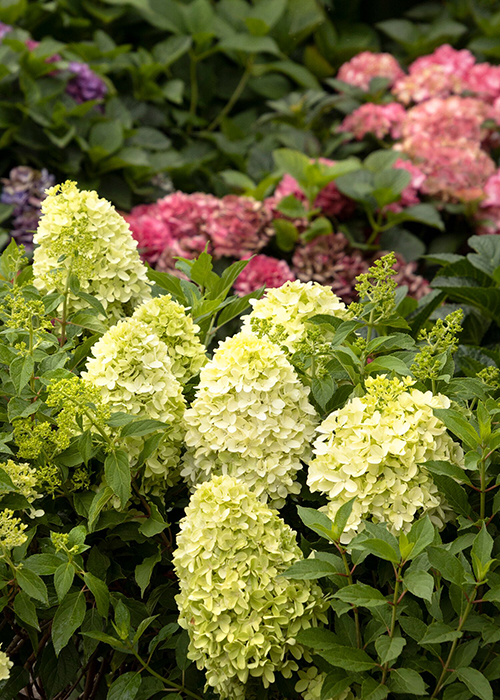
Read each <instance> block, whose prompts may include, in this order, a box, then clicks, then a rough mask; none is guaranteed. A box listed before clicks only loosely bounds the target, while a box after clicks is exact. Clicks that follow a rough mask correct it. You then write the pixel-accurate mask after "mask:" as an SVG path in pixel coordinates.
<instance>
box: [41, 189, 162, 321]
mask: <svg viewBox="0 0 500 700" xmlns="http://www.w3.org/2000/svg"><path fill="white" fill-rule="evenodd" d="M33 241H34V242H35V244H36V246H37V247H36V248H35V252H34V255H33V273H34V280H33V284H34V285H35V286H36V287H37V289H39V290H40V291H41V292H43V293H47V294H48V293H51V292H54V291H57V292H60V293H62V292H63V291H64V288H65V286H66V282H67V278H68V275H69V274H70V272H71V273H72V274H73V275H75V276H76V277H77V278H78V281H79V283H80V288H81V290H82V291H84V292H87V293H89V294H92V295H93V296H95V297H96V298H97V299H98V300H99V301H100V302H101V304H102V305H103V306H104V308H105V309H106V313H107V314H108V316H109V317H111V318H113V319H115V320H116V319H118V318H122V317H124V316H127V315H129V312H130V313H131V312H132V310H133V309H134V308H135V306H137V304H139V303H141V302H143V301H145V300H146V299H148V298H149V296H150V294H149V292H150V283H149V281H148V279H147V273H146V267H145V266H144V265H143V263H142V262H141V259H140V257H139V253H138V252H137V242H136V241H135V240H134V239H133V238H132V233H131V231H130V228H129V225H128V224H127V222H126V221H125V220H124V219H123V217H122V216H120V214H118V212H117V211H116V210H115V208H114V207H113V206H112V205H111V204H110V203H109V202H108V201H106V200H105V199H102V198H100V197H99V196H98V195H97V192H93V191H87V190H82V191H80V190H79V189H78V188H77V186H76V184H75V183H74V182H69V181H68V182H66V183H64V184H63V185H56V186H55V187H51V188H50V189H49V190H48V196H47V198H46V199H45V200H44V201H43V202H42V217H41V219H40V223H39V225H38V230H37V232H36V233H35V235H34V237H33ZM84 307H87V304H86V302H85V301H84V300H82V299H80V298H79V297H78V296H76V295H75V294H72V293H70V295H69V305H68V310H69V311H70V312H72V311H76V310H78V309H80V308H84Z"/></svg>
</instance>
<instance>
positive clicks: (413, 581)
mask: <svg viewBox="0 0 500 700" xmlns="http://www.w3.org/2000/svg"><path fill="white" fill-rule="evenodd" d="M404 583H405V586H406V588H407V589H408V590H409V591H410V593H413V595H416V596H417V598H424V599H425V600H428V601H429V602H431V600H432V592H433V590H434V578H433V577H432V576H431V574H429V573H427V571H407V573H406V574H405V576H404Z"/></svg>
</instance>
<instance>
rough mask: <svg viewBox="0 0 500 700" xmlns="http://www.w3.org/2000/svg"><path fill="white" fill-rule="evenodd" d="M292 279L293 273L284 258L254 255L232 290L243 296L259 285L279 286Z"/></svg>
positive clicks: (293, 277) (268, 287)
mask: <svg viewBox="0 0 500 700" xmlns="http://www.w3.org/2000/svg"><path fill="white" fill-rule="evenodd" d="M294 279H296V278H295V275H294V274H293V272H292V270H291V269H290V267H289V265H288V263H287V262H286V261H285V260H278V259H277V258H272V257H270V256H269V255H256V256H255V257H254V258H252V259H251V260H250V262H249V263H248V265H247V266H246V267H245V269H244V270H243V271H242V272H241V273H240V275H239V277H238V279H237V280H236V282H235V283H234V291H235V292H236V294H237V295H238V296H240V297H243V296H245V294H250V292H254V291H255V290H256V289H260V287H265V288H266V289H270V288H271V287H273V288H274V287H281V286H282V285H283V284H285V282H288V281H290V282H292V281H293V280H294Z"/></svg>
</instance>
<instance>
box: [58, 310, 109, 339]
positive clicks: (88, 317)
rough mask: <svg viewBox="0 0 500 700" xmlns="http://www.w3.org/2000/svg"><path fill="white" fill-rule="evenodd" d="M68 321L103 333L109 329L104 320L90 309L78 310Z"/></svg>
mask: <svg viewBox="0 0 500 700" xmlns="http://www.w3.org/2000/svg"><path fill="white" fill-rule="evenodd" d="M68 323H71V324H72V325H73V326H78V327H79V328H85V329H87V330H89V331H93V332H94V333H99V334H101V335H103V334H104V333H106V331H107V330H108V329H107V327H106V326H105V325H104V323H103V322H102V321H99V319H98V318H97V317H96V315H95V314H91V313H89V312H88V311H77V312H76V313H75V314H72V315H71V316H70V317H69V318H68Z"/></svg>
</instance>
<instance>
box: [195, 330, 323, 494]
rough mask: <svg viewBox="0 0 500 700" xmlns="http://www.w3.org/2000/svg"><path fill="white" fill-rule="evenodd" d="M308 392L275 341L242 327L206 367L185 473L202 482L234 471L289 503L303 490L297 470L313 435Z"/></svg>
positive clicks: (255, 487) (258, 490) (260, 490)
mask: <svg viewBox="0 0 500 700" xmlns="http://www.w3.org/2000/svg"><path fill="white" fill-rule="evenodd" d="M308 393H309V389H306V388H305V387H304V386H303V385H302V384H301V383H300V382H299V380H298V377H297V374H296V372H295V370H294V369H293V367H292V365H291V364H290V363H289V362H288V360H287V359H286V356H285V354H284V353H283V351H282V350H280V348H278V347H277V346H276V345H274V343H271V342H270V341H269V340H267V339H265V338H263V339H261V338H258V337H257V336H255V335H253V334H251V333H239V334H237V335H235V336H233V337H232V338H229V339H228V340H226V341H225V342H223V343H221V344H220V345H219V347H218V349H217V350H216V352H215V353H214V356H213V359H212V361H211V362H209V363H208V364H207V365H205V367H204V368H203V369H202V371H201V374H200V384H199V387H198V391H197V394H196V398H195V400H194V402H193V404H192V406H191V408H189V409H188V410H187V411H186V414H185V418H186V424H187V426H188V428H187V433H186V444H187V446H188V452H187V454H186V457H185V466H184V469H183V471H182V475H183V476H184V477H186V478H187V479H188V481H189V482H190V483H191V484H197V483H199V482H202V481H206V480H207V479H209V478H210V476H211V475H212V474H221V473H223V474H230V475H231V476H235V477H237V478H239V479H241V480H243V481H244V482H245V483H246V484H247V485H248V486H249V487H250V488H251V489H252V490H253V491H254V492H255V494H256V495H257V496H258V497H260V498H262V500H269V501H270V502H271V503H272V505H274V506H275V507H280V506H282V505H283V504H284V499H285V498H286V496H287V495H288V494H289V493H298V492H299V490H300V489H299V485H298V484H296V483H294V481H295V476H296V473H297V471H298V470H299V469H300V468H301V461H300V460H301V459H306V458H307V457H308V454H309V442H310V440H311V438H312V436H313V434H314V427H315V420H314V415H315V411H314V408H313V407H312V406H311V404H310V403H309V401H308V398H307V397H308Z"/></svg>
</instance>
